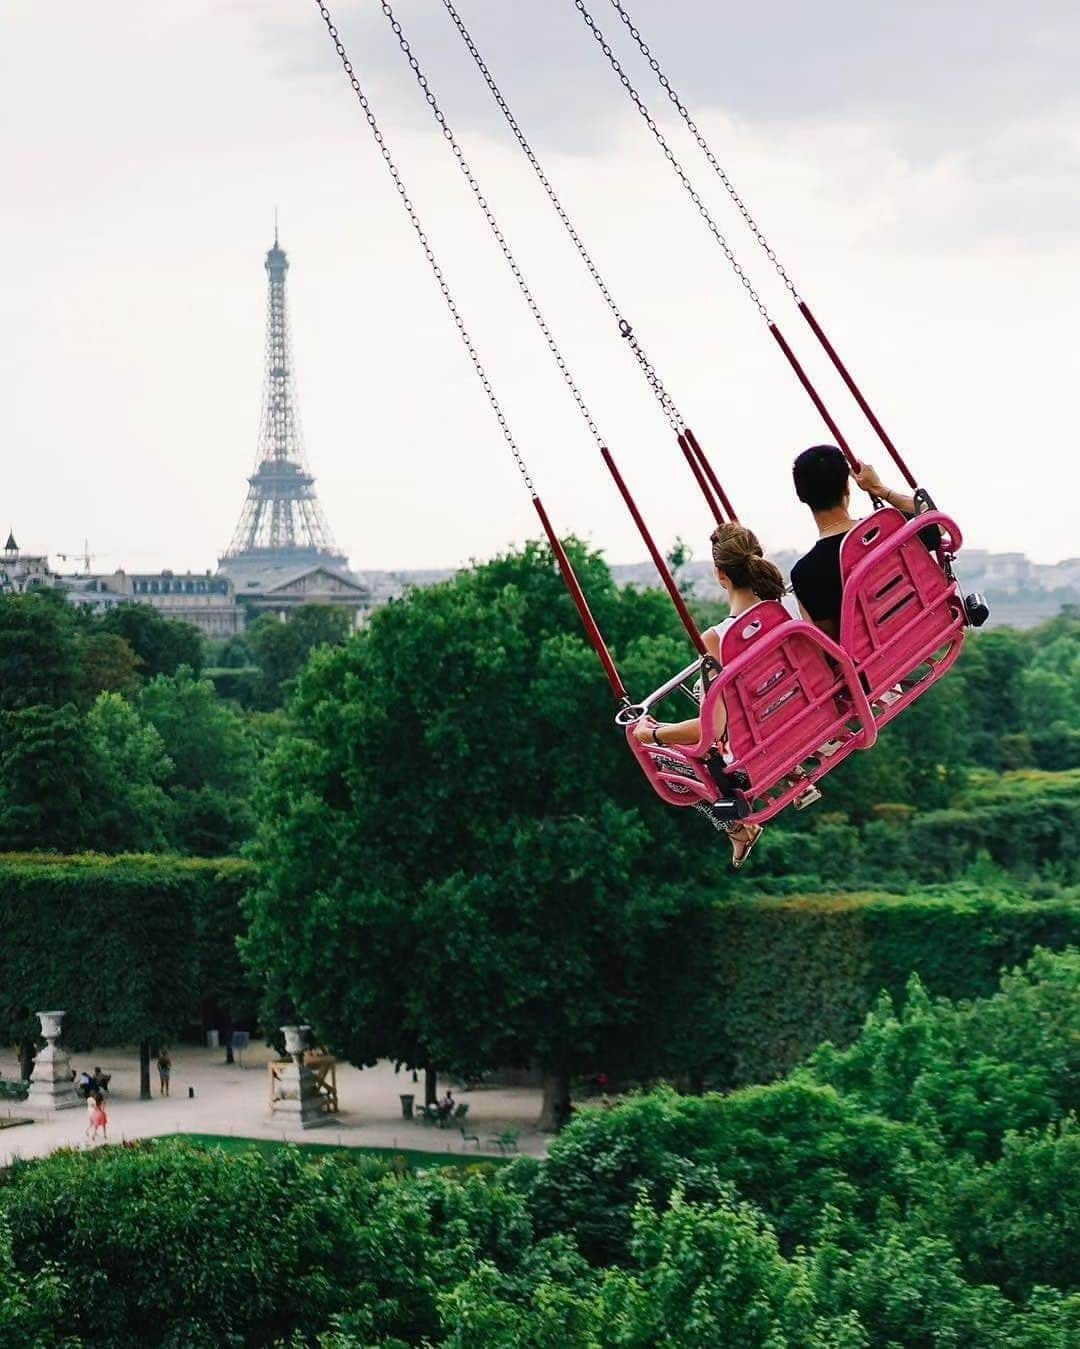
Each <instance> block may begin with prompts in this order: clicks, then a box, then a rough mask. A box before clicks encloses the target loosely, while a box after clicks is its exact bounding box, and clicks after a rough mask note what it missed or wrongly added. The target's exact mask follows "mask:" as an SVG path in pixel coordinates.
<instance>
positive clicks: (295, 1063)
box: [270, 1026, 327, 1129]
mask: <svg viewBox="0 0 1080 1349" xmlns="http://www.w3.org/2000/svg"><path fill="white" fill-rule="evenodd" d="M307 1029H308V1027H307V1026H282V1028H281V1030H282V1034H283V1035H284V1036H285V1052H286V1053H287V1054H288V1055H289V1058H290V1059H291V1060H292V1062H291V1063H288V1064H286V1065H284V1066H283V1067H281V1068H280V1069H278V1070H277V1072H276V1075H275V1082H274V1095H273V1099H272V1101H271V1103H270V1108H271V1109H272V1110H273V1112H274V1114H275V1115H279V1114H280V1115H285V1116H288V1117H290V1118H292V1119H295V1120H298V1121H299V1124H300V1127H301V1129H314V1128H316V1127H317V1126H318V1125H320V1124H325V1123H326V1119H327V1117H326V1115H325V1113H324V1112H323V1100H322V1096H321V1095H320V1093H319V1089H318V1087H317V1086H316V1085H315V1076H314V1074H313V1073H312V1071H311V1069H310V1068H309V1067H308V1066H307V1065H306V1064H305V1063H304V1032H305V1031H306V1030H307Z"/></svg>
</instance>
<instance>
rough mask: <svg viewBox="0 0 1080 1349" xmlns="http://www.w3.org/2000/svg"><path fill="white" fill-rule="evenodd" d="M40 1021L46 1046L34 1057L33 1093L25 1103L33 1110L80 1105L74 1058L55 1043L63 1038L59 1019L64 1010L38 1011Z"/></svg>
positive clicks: (31, 1083)
mask: <svg viewBox="0 0 1080 1349" xmlns="http://www.w3.org/2000/svg"><path fill="white" fill-rule="evenodd" d="M36 1015H37V1018H38V1020H39V1021H40V1022H41V1034H42V1035H43V1036H44V1038H45V1048H44V1049H42V1050H40V1051H39V1053H38V1056H37V1058H36V1059H35V1060H34V1072H33V1076H32V1077H31V1078H30V1094H29V1096H27V1098H26V1104H27V1106H28V1107H29V1108H30V1109H31V1110H40V1111H42V1112H50V1113H51V1112H52V1111H54V1110H70V1109H71V1108H72V1107H73V1106H77V1105H81V1104H82V1102H81V1101H80V1100H79V1097H78V1094H77V1093H76V1091H75V1083H74V1082H73V1081H72V1080H71V1060H70V1059H69V1058H68V1056H67V1051H66V1050H63V1049H61V1048H60V1046H59V1045H58V1044H57V1043H56V1042H57V1040H59V1038H60V1023H61V1022H62V1021H63V1019H64V1013H63V1012H38V1013H37V1014H36Z"/></svg>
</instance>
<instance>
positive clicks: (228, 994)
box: [0, 855, 255, 1048]
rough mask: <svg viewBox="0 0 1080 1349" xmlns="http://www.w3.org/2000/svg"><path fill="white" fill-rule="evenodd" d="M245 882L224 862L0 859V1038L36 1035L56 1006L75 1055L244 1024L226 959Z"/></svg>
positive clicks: (231, 952)
mask: <svg viewBox="0 0 1080 1349" xmlns="http://www.w3.org/2000/svg"><path fill="white" fill-rule="evenodd" d="M249 876H250V867H248V866H247V865H246V864H245V863H243V862H238V861H235V860H223V861H202V860H197V859H193V858H176V857H100V856H95V855H89V856H80V857H47V856H40V855H38V856H10V855H8V856H3V855H0V931H2V932H3V933H4V940H3V942H0V1038H2V1039H3V1040H4V1041H5V1042H7V1043H11V1042H13V1041H21V1040H23V1039H24V1038H26V1037H28V1036H31V1035H36V1034H37V1033H38V1030H39V1027H38V1023H37V1020H36V1018H35V1017H34V1016H33V1014H34V1013H35V1012H36V1011H38V1010H40V1009H43V1008H49V1007H63V1008H66V1009H68V1015H67V1017H66V1019H65V1022H64V1038H65V1042H66V1043H67V1044H69V1045H71V1046H73V1047H75V1048H89V1047H90V1046H92V1045H101V1044H130V1043H133V1042H135V1043H138V1042H141V1041H143V1040H158V1041H167V1040H170V1039H173V1038H175V1037H176V1036H177V1035H178V1033H179V1032H181V1031H186V1030H188V1029H189V1028H190V1027H192V1026H193V1025H194V1026H196V1027H198V1026H200V1025H201V1024H202V1023H203V1022H204V1020H205V1022H206V1024H209V1025H219V1026H220V1025H222V1024H227V1023H228V1021H229V1018H230V1017H231V1018H232V1020H233V1021H234V1022H235V1024H237V1025H247V1026H249V1027H251V1026H252V1025H253V1022H252V1013H253V1006H252V1004H253V1001H254V996H255V995H254V993H253V991H252V989H251V986H250V984H249V983H248V980H247V978H246V977H245V973H244V971H243V969H242V968H241V966H240V962H239V957H238V955H237V951H236V940H237V937H238V935H239V933H240V930H241V909H240V897H241V894H242V892H243V890H244V889H245V887H246V886H247V884H248V882H249Z"/></svg>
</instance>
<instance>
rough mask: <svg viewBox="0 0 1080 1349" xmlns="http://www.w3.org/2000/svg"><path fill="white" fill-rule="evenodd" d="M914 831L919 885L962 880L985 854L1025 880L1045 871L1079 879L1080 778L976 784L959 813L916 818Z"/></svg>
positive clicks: (1044, 776)
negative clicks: (947, 878) (1049, 866)
mask: <svg viewBox="0 0 1080 1349" xmlns="http://www.w3.org/2000/svg"><path fill="white" fill-rule="evenodd" d="M909 829H910V835H909V838H908V847H909V853H908V856H909V864H910V869H911V874H913V875H914V876H915V877H916V879H922V880H936V879H940V878H941V877H942V876H943V875H944V876H958V875H960V874H961V873H962V872H963V871H964V870H965V869H966V868H967V867H968V866H970V864H971V863H972V862H974V861H975V859H976V857H977V856H978V855H979V853H980V852H986V853H988V854H989V855H990V857H991V859H992V860H993V861H994V862H995V863H996V864H997V865H998V866H1000V867H1003V868H1005V869H1006V870H1008V871H1011V872H1013V873H1017V874H1020V875H1023V874H1032V873H1035V872H1038V871H1039V870H1040V869H1041V868H1042V867H1044V866H1046V865H1047V864H1053V865H1054V866H1056V867H1058V868H1062V869H1064V871H1065V872H1066V874H1069V875H1074V874H1076V873H1077V871H1078V869H1080V771H1073V772H1067V773H1044V772H1039V771H1037V770H1030V771H1024V772H1016V773H1005V774H1001V775H1000V776H998V775H995V776H994V777H992V778H989V779H983V780H981V781H980V780H976V781H975V782H973V783H972V784H971V786H970V788H969V789H968V791H966V792H964V793H963V794H962V795H961V797H960V799H959V801H958V802H957V806H956V808H954V809H950V810H935V811H928V812H927V813H926V814H924V815H918V814H916V815H915V816H913V817H912V819H911V822H910V825H909Z"/></svg>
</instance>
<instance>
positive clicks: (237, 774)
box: [137, 666, 255, 856]
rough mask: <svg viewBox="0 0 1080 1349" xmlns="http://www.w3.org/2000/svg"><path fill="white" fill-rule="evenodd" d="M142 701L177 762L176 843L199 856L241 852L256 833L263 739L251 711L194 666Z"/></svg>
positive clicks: (172, 785)
mask: <svg viewBox="0 0 1080 1349" xmlns="http://www.w3.org/2000/svg"><path fill="white" fill-rule="evenodd" d="M137 706H138V711H139V714H140V716H141V717H142V719H143V721H144V722H146V723H147V724H148V725H150V726H151V727H153V728H154V730H155V731H156V732H157V734H158V735H159V736H160V738H161V743H162V745H163V747H164V750H165V753H166V754H167V755H168V757H169V759H170V760H171V761H172V765H173V774H172V777H171V778H170V780H169V783H168V786H167V790H168V793H169V796H170V798H171V801H172V805H173V822H172V830H173V840H174V842H175V844H176V846H177V847H178V848H179V849H180V850H181V851H183V852H190V853H194V854H196V855H199V856H220V855H222V854H225V853H228V852H230V851H233V850H235V849H236V848H237V847H239V846H240V844H242V843H243V842H244V841H245V840H246V839H247V837H248V835H249V833H250V831H251V793H252V783H253V774H254V769H255V743H254V739H253V737H252V735H251V733H250V731H249V729H248V727H247V724H246V722H245V720H244V718H243V716H242V715H241V714H240V713H239V712H237V711H236V710H235V709H234V708H232V707H231V706H229V705H228V704H227V703H224V702H222V701H221V700H220V699H219V698H218V697H217V694H216V693H215V692H214V686H213V684H211V683H210V681H209V680H208V679H200V678H198V677H197V676H196V675H195V674H194V672H193V671H192V670H191V669H189V668H188V667H186V666H181V667H180V668H179V669H178V670H177V672H176V674H175V675H158V676H157V677H156V678H154V679H151V680H150V681H149V683H147V684H146V685H145V687H144V688H143V689H142V691H141V692H140V694H139V698H138V704H137Z"/></svg>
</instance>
